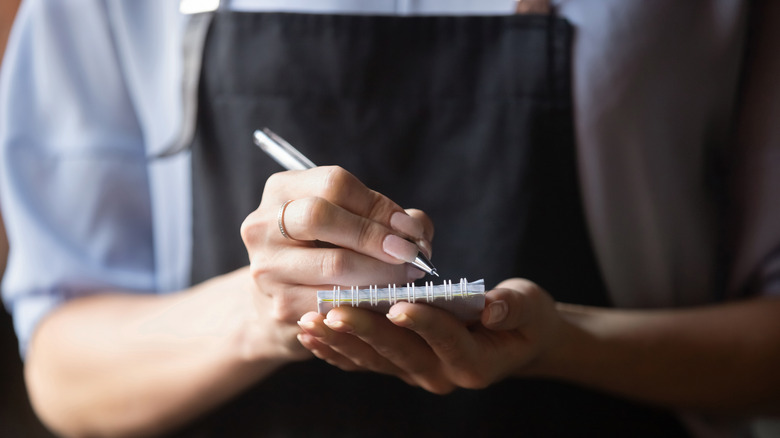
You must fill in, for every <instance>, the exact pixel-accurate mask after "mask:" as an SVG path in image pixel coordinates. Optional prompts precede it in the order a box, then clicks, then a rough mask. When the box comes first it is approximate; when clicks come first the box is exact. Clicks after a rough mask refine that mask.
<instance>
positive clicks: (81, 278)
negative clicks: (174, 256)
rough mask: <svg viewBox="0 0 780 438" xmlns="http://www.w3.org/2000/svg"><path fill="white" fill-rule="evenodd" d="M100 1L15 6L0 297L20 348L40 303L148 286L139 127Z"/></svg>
mask: <svg viewBox="0 0 780 438" xmlns="http://www.w3.org/2000/svg"><path fill="white" fill-rule="evenodd" d="M106 14H107V13H106V8H105V5H104V4H103V3H102V2H100V1H98V0H77V1H68V2H61V1H55V0H51V1H46V0H32V1H28V2H25V3H24V4H23V5H22V7H21V8H20V11H19V14H18V16H17V21H16V24H15V27H14V29H13V32H12V35H11V38H10V41H9V47H8V50H7V52H6V58H5V61H4V65H3V70H2V76H1V77H0V167H1V169H0V190H2V191H1V192H0V200H2V202H3V205H2V211H3V214H4V217H5V220H6V228H7V232H8V236H9V244H10V248H11V250H10V254H9V260H8V267H7V271H6V274H5V278H4V282H3V300H4V302H5V304H6V306H7V307H8V308H9V310H10V311H11V312H12V313H13V317H14V325H15V328H16V331H17V336H18V338H19V341H20V349H21V351H22V354H24V352H25V350H26V346H27V344H28V342H29V341H30V338H31V336H32V334H33V332H34V330H35V328H36V326H37V325H38V323H39V322H40V320H41V318H43V317H44V316H45V315H46V314H47V313H48V312H50V311H52V310H53V309H54V308H56V307H57V306H58V305H60V304H62V303H63V302H65V301H66V300H69V299H72V298H75V297H79V296H83V295H86V294H90V293H96V292H100V291H110V290H129V291H138V292H150V291H153V290H154V286H155V281H154V275H155V274H154V266H155V265H154V243H153V235H152V225H151V211H150V210H151V208H150V194H149V182H148V175H147V173H148V170H147V159H146V155H145V149H144V142H143V140H144V139H143V134H142V130H141V129H140V127H139V123H138V119H137V117H136V114H135V111H134V106H133V102H132V99H131V97H130V95H129V94H128V91H127V87H126V86H125V82H124V76H123V69H122V65H121V64H120V62H119V61H118V59H119V58H118V56H117V54H116V52H115V40H114V37H113V35H112V30H111V27H110V26H109V24H108V23H109V20H108V19H107V16H106Z"/></svg>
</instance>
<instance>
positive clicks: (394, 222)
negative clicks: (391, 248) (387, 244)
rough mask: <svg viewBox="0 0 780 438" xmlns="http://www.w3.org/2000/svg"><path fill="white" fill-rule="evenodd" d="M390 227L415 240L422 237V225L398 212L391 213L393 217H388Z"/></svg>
mask: <svg viewBox="0 0 780 438" xmlns="http://www.w3.org/2000/svg"><path fill="white" fill-rule="evenodd" d="M390 226H391V227H393V229H394V230H396V231H400V232H401V233H404V234H406V235H407V236H409V237H413V238H415V239H422V237H423V227H422V224H420V222H419V221H417V220H415V219H414V218H413V217H411V216H409V215H408V214H406V213H402V212H400V211H399V212H396V213H393V215H392V216H390Z"/></svg>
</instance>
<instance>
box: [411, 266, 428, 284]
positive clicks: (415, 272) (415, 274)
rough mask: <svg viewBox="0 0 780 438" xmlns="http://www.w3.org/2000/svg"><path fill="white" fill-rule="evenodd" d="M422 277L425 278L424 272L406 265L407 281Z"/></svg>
mask: <svg viewBox="0 0 780 438" xmlns="http://www.w3.org/2000/svg"><path fill="white" fill-rule="evenodd" d="M423 277H425V271H423V270H421V269H419V268H417V267H415V266H414V265H406V278H407V279H409V281H414V280H419V279H421V278H423Z"/></svg>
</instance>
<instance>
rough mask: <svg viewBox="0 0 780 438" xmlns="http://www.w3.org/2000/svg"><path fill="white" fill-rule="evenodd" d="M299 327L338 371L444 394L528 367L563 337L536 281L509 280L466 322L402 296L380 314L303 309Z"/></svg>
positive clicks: (531, 368) (306, 340)
mask: <svg viewBox="0 0 780 438" xmlns="http://www.w3.org/2000/svg"><path fill="white" fill-rule="evenodd" d="M299 325H300V326H301V327H302V328H303V329H304V333H303V334H301V335H299V337H298V339H299V341H300V342H301V344H302V345H303V346H305V347H306V348H308V349H309V350H310V351H312V352H313V353H314V354H315V356H317V357H319V358H321V359H323V360H326V361H328V362H329V363H331V364H333V365H335V366H337V367H339V368H341V369H344V370H348V371H354V370H369V371H375V372H380V373H385V374H391V375H395V376H398V377H400V378H401V379H403V380H404V381H406V382H407V383H410V384H414V385H419V386H421V387H423V388H425V389H426V390H428V391H431V392H434V393H439V394H443V393H447V392H450V391H452V390H454V389H455V388H457V387H463V388H484V387H486V386H488V385H490V384H492V383H494V382H496V381H499V380H501V379H503V378H505V377H507V376H509V375H513V374H523V373H525V374H530V373H533V372H534V370H536V369H539V368H541V367H542V365H543V364H542V362H544V361H545V360H548V359H549V356H550V355H551V352H553V351H554V350H555V348H556V347H557V346H558V345H560V343H561V342H562V341H563V330H562V327H563V326H564V322H563V320H562V319H561V317H560V316H559V315H558V312H557V311H556V308H555V302H554V301H553V299H552V297H550V296H549V295H548V294H547V293H546V292H545V291H544V290H542V289H541V288H540V287H539V286H537V285H536V284H534V283H531V282H529V281H527V280H522V279H510V280H506V281H504V282H502V283H501V284H499V285H498V286H497V287H496V288H495V289H494V290H492V291H490V292H488V293H487V294H486V307H485V310H484V311H483V313H482V320H481V323H480V324H478V325H474V326H471V327H468V326H466V325H464V324H463V323H462V322H460V321H458V320H456V319H455V318H453V317H452V316H451V315H449V314H448V313H447V312H445V311H443V310H440V309H436V308H434V307H431V306H427V305H424V304H411V303H406V302H401V303H397V304H395V305H394V306H393V307H391V308H390V310H389V312H388V315H387V316H385V315H380V314H377V313H374V312H370V311H367V310H363V309H353V308H350V307H339V308H335V309H333V310H331V311H330V312H328V315H327V318H325V317H323V316H322V315H318V314H315V313H308V314H306V315H304V317H303V318H301V322H300V323H299Z"/></svg>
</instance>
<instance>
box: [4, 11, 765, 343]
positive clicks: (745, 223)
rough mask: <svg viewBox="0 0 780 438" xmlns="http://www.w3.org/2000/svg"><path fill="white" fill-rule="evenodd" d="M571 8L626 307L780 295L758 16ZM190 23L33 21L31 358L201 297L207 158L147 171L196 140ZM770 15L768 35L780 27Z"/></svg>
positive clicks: (22, 48)
mask: <svg viewBox="0 0 780 438" xmlns="http://www.w3.org/2000/svg"><path fill="white" fill-rule="evenodd" d="M242 3H244V2H242ZM353 3H354V2H353ZM486 3H487V2H486ZM554 3H555V4H556V6H557V13H558V14H559V15H560V16H562V17H565V18H566V19H568V20H569V22H570V23H571V24H572V26H573V28H574V45H573V67H574V68H573V75H572V90H573V93H574V117H575V119H574V122H575V125H574V126H575V135H576V142H577V148H578V159H579V161H578V166H579V171H580V173H579V175H580V176H579V177H580V182H581V184H582V190H583V198H584V201H585V210H586V218H587V224H588V227H589V231H590V234H591V237H592V240H593V242H594V245H595V251H596V254H597V259H598V261H599V265H600V268H601V270H602V273H603V275H604V279H605V282H606V284H607V288H608V290H609V294H610V298H611V299H612V301H613V302H614V303H615V304H616V305H618V306H621V307H624V306H627V307H662V306H672V305H674V306H685V305H695V304H700V303H705V302H712V301H717V300H719V299H722V298H724V297H726V298H732V297H742V296H751V295H767V294H774V295H776V294H778V293H780V275H778V272H780V252H778V250H777V248H778V247H780V227H778V224H780V203H779V202H777V200H778V199H780V193H778V191H779V190H780V181H778V180H777V178H778V175H780V173H778V172H776V169H777V168H778V166H779V165H780V153H778V150H780V140H778V133H779V132H780V130H778V129H777V127H776V126H775V125H776V124H774V123H773V122H772V121H773V120H776V119H777V118H778V116H780V108H779V107H778V104H777V102H780V99H777V98H776V95H777V93H778V92H779V91H778V88H779V87H777V86H775V85H774V81H773V80H771V78H776V77H777V76H778V75H779V74H780V66H778V65H777V61H776V59H777V58H776V57H772V56H766V55H765V56H763V57H758V58H755V59H754V58H750V56H749V55H750V54H751V53H752V52H753V51H754V49H756V47H755V45H754V44H752V43H750V42H749V41H748V40H746V37H749V36H750V35H748V32H747V31H748V26H747V19H748V15H749V13H750V11H749V7H748V6H749V5H750V4H751V3H752V2H750V1H748V0H742V1H734V0H710V1H704V2H675V1H671V0H661V1H656V2H643V1H640V0H629V1H627V0H578V1H565V0H561V1H558V2H554ZM770 3H771V2H770ZM176 7H177V1H175V0H170V1H157V0H136V1H133V2H124V1H116V0H106V1H100V0H75V1H69V2H56V1H45V0H29V1H26V2H25V3H24V4H23V5H22V7H21V9H20V12H19V15H18V19H17V22H16V24H15V27H14V30H13V32H12V34H11V38H10V41H9V47H8V50H7V52H6V57H5V60H4V63H3V69H2V71H1V72H0V148H1V149H0V154H2V155H0V166H1V167H2V169H0V190H2V193H1V194H0V199H2V202H3V213H4V216H5V219H6V227H7V231H8V233H9V239H10V244H11V254H10V257H9V264H8V268H7V272H6V277H5V279H4V283H3V299H4V302H5V304H6V306H8V308H9V309H11V310H12V311H13V313H14V323H15V325H16V328H17V333H18V334H19V338H20V343H21V348H22V349H24V346H25V345H26V344H27V342H29V339H30V337H31V336H32V333H33V332H34V329H35V326H36V325H37V323H38V322H39V321H40V319H41V318H43V317H44V316H45V315H46V314H47V313H48V312H50V311H51V310H52V309H53V308H55V307H56V306H57V305H59V304H60V303H62V302H63V301H64V300H67V299H71V298H73V297H75V296H78V295H83V294H87V293H93V292H96V291H103V290H109V289H122V290H131V291H137V292H143V293H163V292H166V291H171V290H177V289H180V288H183V287H185V286H186V285H187V284H188V281H189V275H190V258H189V254H190V248H191V245H192V242H191V234H190V232H191V225H190V222H191V217H190V215H189V212H190V211H191V205H190V202H191V198H190V193H191V192H190V167H189V166H190V163H189V160H190V157H189V154H188V153H184V154H180V155H177V156H174V157H171V158H169V159H166V160H149V159H148V158H147V157H149V156H152V155H154V154H155V153H157V152H159V151H161V150H163V149H164V148H166V147H167V146H169V145H170V144H171V143H172V142H173V141H175V135H176V133H177V130H178V127H179V124H180V117H181V113H180V108H179V104H180V99H181V96H180V87H179V84H178V81H179V78H180V74H181V65H180V64H179V62H180V61H179V53H180V47H181V37H182V33H183V25H184V23H185V17H181V16H179V15H178V13H177V12H176ZM333 12H335V11H333ZM770 12H771V11H770ZM762 17H763V18H762V21H764V23H763V25H762V28H763V29H767V28H772V27H775V28H776V27H777V26H776V24H775V23H777V22H778V21H780V17H778V14H777V11H774V13H770V14H763V15H762ZM769 40H771V39H769ZM766 52H767V51H766V50H765V51H764V52H762V53H765V54H766ZM770 53H771V51H770ZM746 58H747V59H750V63H749V64H745V63H744V60H745V59H746ZM767 78H770V79H767ZM741 90H744V91H745V92H746V94H745V95H744V97H743V98H742V99H739V98H738V97H739V96H740V92H741ZM55 110H56V112H55ZM738 120H741V121H743V123H742V124H741V125H740V129H739V130H737V126H736V122H737V121H738ZM719 166H723V167H722V168H721V167H719ZM129 188H133V189H134V190H130V189H129ZM98 206H99V207H98ZM434 262H436V260H434Z"/></svg>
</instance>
